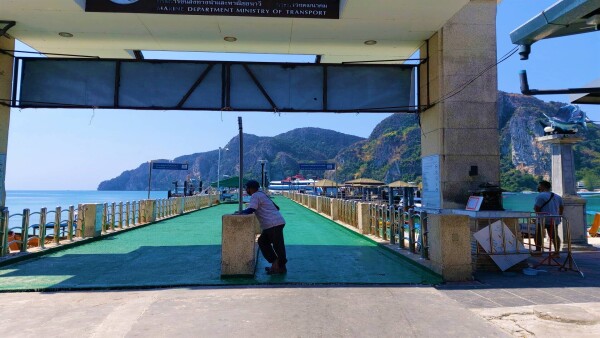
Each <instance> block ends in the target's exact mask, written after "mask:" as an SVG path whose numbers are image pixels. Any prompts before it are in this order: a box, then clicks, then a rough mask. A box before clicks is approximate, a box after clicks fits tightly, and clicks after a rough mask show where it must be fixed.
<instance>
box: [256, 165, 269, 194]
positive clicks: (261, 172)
mask: <svg viewBox="0 0 600 338" xmlns="http://www.w3.org/2000/svg"><path fill="white" fill-rule="evenodd" d="M258 162H259V163H260V179H261V186H262V190H263V191H265V164H266V163H267V162H268V161H267V160H258Z"/></svg>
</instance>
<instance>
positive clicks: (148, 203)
mask: <svg viewBox="0 0 600 338" xmlns="http://www.w3.org/2000/svg"><path fill="white" fill-rule="evenodd" d="M142 202H143V204H142V205H141V206H140V208H141V210H140V214H142V215H143V220H144V223H152V222H154V221H156V201H155V200H145V201H142Z"/></svg>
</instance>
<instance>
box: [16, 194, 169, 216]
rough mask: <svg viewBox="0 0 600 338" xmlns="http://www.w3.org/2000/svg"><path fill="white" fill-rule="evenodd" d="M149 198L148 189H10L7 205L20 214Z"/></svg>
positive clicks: (157, 195)
mask: <svg viewBox="0 0 600 338" xmlns="http://www.w3.org/2000/svg"><path fill="white" fill-rule="evenodd" d="M147 198H148V191H95V190H8V191H7V192H6V206H7V207H8V211H9V212H10V213H11V214H20V213H21V212H23V209H25V208H29V210H31V212H34V211H39V210H40V209H41V208H44V207H46V208H48V210H52V209H54V208H56V207H61V208H63V209H65V208H68V207H69V206H70V205H73V206H75V208H77V204H79V203H112V202H116V203H119V202H123V203H125V202H132V201H139V200H143V199H147ZM150 198H152V199H161V198H167V192H166V191H152V192H150Z"/></svg>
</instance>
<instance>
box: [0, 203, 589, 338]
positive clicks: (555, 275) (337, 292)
mask: <svg viewBox="0 0 600 338" xmlns="http://www.w3.org/2000/svg"><path fill="white" fill-rule="evenodd" d="M294 212H296V210H294ZM136 231H139V230H136ZM113 241H114V240H113ZM590 243H592V244H593V245H594V246H593V247H590V248H588V249H587V250H582V251H577V252H575V254H574V259H575V262H576V263H577V265H578V266H579V268H580V269H581V270H582V271H583V273H584V274H585V278H583V277H581V276H580V275H579V273H577V272H573V271H558V269H557V268H556V267H549V266H541V267H539V269H543V270H545V272H540V273H538V275H537V276H526V275H523V274H521V273H518V272H507V273H480V274H478V275H476V276H475V277H476V280H475V281H473V282H467V283H447V284H442V285H437V286H428V285H415V284H410V283H409V284H407V285H377V284H367V285H365V286H362V287H357V286H353V285H349V284H345V283H339V284H331V283H329V284H326V285H319V284H313V283H301V284H295V283H288V284H286V283H279V284H264V285H220V286H200V287H185V288H184V287H179V288H164V289H147V290H142V289H137V290H135V289H134V290H127V291H70V292H41V293H38V292H12V293H0V304H2V306H0V330H1V331H0V337H36V338H37V337H40V336H43V337H171V336H178V337H234V336H238V337H255V336H256V337H258V336H260V337H330V336H334V337H371V336H373V337H374V336H381V337H392V336H394V337H397V336H400V337H443V336H445V337H510V336H513V337H538V336H550V337H598V336H600V292H599V291H600V240H599V239H590ZM356 257H358V256H356ZM563 258H564V257H563ZM531 263H532V264H533V263H535V261H531ZM36 264H39V263H36ZM126 266H129V267H131V265H126ZM291 266H292V265H290V267H291ZM335 267H336V262H335V261H333V262H331V263H330V265H326V264H321V265H319V268H320V269H328V270H327V271H325V272H327V274H333V273H334V272H335ZM9 270H10V269H9ZM312 273H315V272H314V271H313V272H312ZM263 275H264V272H263V271H259V272H257V276H258V277H257V278H258V279H261V278H263V277H264V276H263ZM3 278H7V277H5V276H0V280H1V279H3ZM384 279H385V278H384Z"/></svg>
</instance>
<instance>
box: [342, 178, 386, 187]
mask: <svg viewBox="0 0 600 338" xmlns="http://www.w3.org/2000/svg"><path fill="white" fill-rule="evenodd" d="M344 184H345V185H350V186H354V187H360V186H363V187H364V186H380V185H385V183H383V182H381V181H377V180H374V179H372V178H357V179H354V180H350V181H346V182H344Z"/></svg>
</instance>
